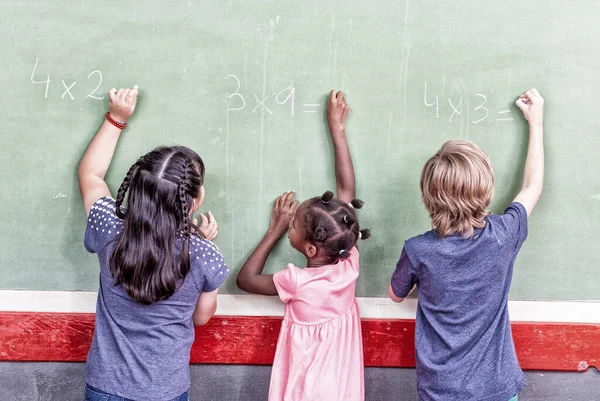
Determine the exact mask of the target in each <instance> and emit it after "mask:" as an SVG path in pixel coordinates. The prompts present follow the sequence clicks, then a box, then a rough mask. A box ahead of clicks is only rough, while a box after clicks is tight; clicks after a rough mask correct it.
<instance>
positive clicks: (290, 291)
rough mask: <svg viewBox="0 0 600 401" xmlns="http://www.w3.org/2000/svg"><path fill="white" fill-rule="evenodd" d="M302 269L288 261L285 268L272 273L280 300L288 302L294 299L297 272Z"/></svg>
mask: <svg viewBox="0 0 600 401" xmlns="http://www.w3.org/2000/svg"><path fill="white" fill-rule="evenodd" d="M302 271H303V270H302V269H300V268H299V267H297V266H295V265H294V264H293V263H288V264H287V266H286V267H285V269H283V270H280V271H278V272H277V273H275V274H273V283H274V284H275V288H277V294H278V295H279V298H280V299H281V301H283V302H289V301H291V300H292V299H294V297H295V295H296V288H297V287H298V273H301V272H302Z"/></svg>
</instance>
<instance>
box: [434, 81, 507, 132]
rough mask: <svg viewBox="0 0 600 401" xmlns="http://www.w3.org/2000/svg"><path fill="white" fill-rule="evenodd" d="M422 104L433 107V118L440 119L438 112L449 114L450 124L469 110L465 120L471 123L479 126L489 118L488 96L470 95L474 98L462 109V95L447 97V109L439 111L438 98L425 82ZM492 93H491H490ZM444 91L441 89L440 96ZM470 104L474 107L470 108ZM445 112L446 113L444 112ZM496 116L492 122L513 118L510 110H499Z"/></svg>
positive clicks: (480, 94) (481, 94)
mask: <svg viewBox="0 0 600 401" xmlns="http://www.w3.org/2000/svg"><path fill="white" fill-rule="evenodd" d="M423 88H424V90H423V104H424V105H425V106H426V107H430V108H433V107H435V118H440V112H443V113H444V114H445V112H447V113H449V118H448V122H449V123H452V122H454V121H456V120H459V119H461V118H462V116H463V114H465V111H466V110H465V109H469V110H468V112H467V113H466V115H467V118H468V117H470V118H471V123H473V124H479V123H481V122H484V121H485V120H487V119H489V118H490V109H489V107H488V95H486V94H483V93H475V94H473V95H472V98H475V99H474V101H473V102H469V100H470V99H472V98H471V97H469V99H468V100H467V101H466V107H463V104H464V103H465V102H464V101H463V100H464V99H463V94H462V93H460V94H459V97H458V99H457V98H456V96H454V97H453V96H452V95H450V96H448V97H447V98H446V99H447V101H448V106H449V107H448V108H446V109H444V110H441V109H442V107H441V104H440V96H439V94H438V93H436V92H435V91H432V90H431V88H430V87H429V85H428V83H427V82H425V83H424V85H423ZM492 93H493V91H492ZM443 94H444V91H443V89H442V96H443ZM472 104H475V105H476V106H475V107H474V108H472V106H470V105H472ZM446 110H447V111H446ZM497 113H498V116H497V117H496V118H495V119H494V121H513V118H512V117H511V116H510V113H512V110H500V111H498V112H497Z"/></svg>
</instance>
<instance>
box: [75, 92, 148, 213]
mask: <svg viewBox="0 0 600 401" xmlns="http://www.w3.org/2000/svg"><path fill="white" fill-rule="evenodd" d="M137 94H138V89H137V85H136V86H134V87H133V89H119V90H118V91H117V90H116V89H115V88H112V89H111V90H110V91H109V92H108V99H109V103H110V109H109V110H110V116H111V117H112V119H113V120H116V121H117V122H120V123H126V122H127V120H128V119H129V117H131V115H132V114H133V111H134V110H135V105H136V102H137ZM120 134H121V129H119V128H117V127H116V126H115V125H113V124H112V123H110V122H109V121H108V120H105V121H104V123H102V126H101V127H100V129H99V130H98V132H97V133H96V136H94V139H92V142H91V143H90V144H89V146H88V148H87V150H86V151H85V154H84V155H83V158H82V159H81V162H80V163H79V169H78V172H77V174H78V177H79V190H80V192H81V199H82V201H83V207H84V209H85V213H86V214H90V209H91V207H92V205H93V204H94V202H96V201H97V200H98V199H100V198H102V197H103V196H110V190H109V189H108V185H106V182H105V181H104V175H105V174H106V170H108V166H110V162H111V160H112V157H113V154H114V153H115V148H116V146H117V141H118V140H119V135H120Z"/></svg>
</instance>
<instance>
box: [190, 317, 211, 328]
mask: <svg viewBox="0 0 600 401" xmlns="http://www.w3.org/2000/svg"><path fill="white" fill-rule="evenodd" d="M211 317H212V316H198V317H196V316H194V326H204V325H205V324H206V323H208V322H209V321H210V318H211Z"/></svg>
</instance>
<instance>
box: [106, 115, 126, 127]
mask: <svg viewBox="0 0 600 401" xmlns="http://www.w3.org/2000/svg"><path fill="white" fill-rule="evenodd" d="M104 116H105V117H106V121H108V122H109V123H111V124H112V125H114V126H115V127H117V128H118V129H120V130H123V129H125V128H127V123H126V122H124V123H122V122H120V121H117V120H115V119H114V118H112V117H111V116H110V111H107V112H106V114H105V115H104Z"/></svg>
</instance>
